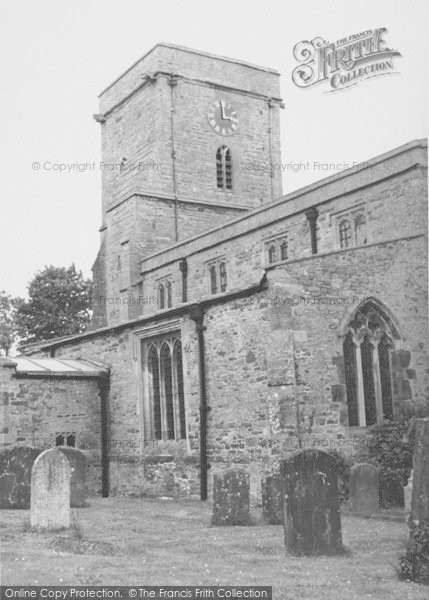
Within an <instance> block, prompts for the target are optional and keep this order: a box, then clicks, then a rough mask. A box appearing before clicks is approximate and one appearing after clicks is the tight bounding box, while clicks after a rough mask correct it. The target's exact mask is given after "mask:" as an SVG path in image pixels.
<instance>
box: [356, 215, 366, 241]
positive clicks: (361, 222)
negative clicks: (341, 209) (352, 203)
mask: <svg viewBox="0 0 429 600" xmlns="http://www.w3.org/2000/svg"><path fill="white" fill-rule="evenodd" d="M354 229H355V246H362V245H363V244H366V217H365V214H364V213H361V212H360V213H357V214H356V215H354Z"/></svg>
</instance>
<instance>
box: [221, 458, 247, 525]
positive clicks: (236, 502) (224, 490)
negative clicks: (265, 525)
mask: <svg viewBox="0 0 429 600" xmlns="http://www.w3.org/2000/svg"><path fill="white" fill-rule="evenodd" d="M249 524H250V477H249V474H248V473H247V472H246V471H245V470H244V469H228V470H227V471H224V472H223V473H215V474H214V477H213V517H212V525H249Z"/></svg>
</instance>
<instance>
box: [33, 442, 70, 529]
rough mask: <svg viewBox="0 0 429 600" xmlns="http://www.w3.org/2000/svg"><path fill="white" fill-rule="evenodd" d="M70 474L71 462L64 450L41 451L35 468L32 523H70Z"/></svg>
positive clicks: (50, 525)
mask: <svg viewBox="0 0 429 600" xmlns="http://www.w3.org/2000/svg"><path fill="white" fill-rule="evenodd" d="M70 477H71V469H70V463H69V461H68V460H67V458H66V457H65V456H64V454H63V453H62V452H61V451H60V450H58V449H57V448H51V449H49V450H45V451H44V452H42V454H39V456H38V457H37V458H36V460H35V461H34V464H33V468H32V471H31V507H30V525H31V527H34V528H35V529H66V528H68V527H70Z"/></svg>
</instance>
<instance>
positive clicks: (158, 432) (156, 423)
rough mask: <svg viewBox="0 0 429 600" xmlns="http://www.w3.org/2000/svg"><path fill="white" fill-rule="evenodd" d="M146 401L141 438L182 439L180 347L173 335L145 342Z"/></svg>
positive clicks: (183, 435)
mask: <svg viewBox="0 0 429 600" xmlns="http://www.w3.org/2000/svg"><path fill="white" fill-rule="evenodd" d="M142 352H143V355H145V356H146V360H147V371H146V372H147V382H148V391H149V393H148V395H147V396H146V394H145V396H144V400H145V401H146V399H147V401H148V404H146V407H145V408H144V411H143V414H145V415H146V418H147V421H145V422H144V428H145V436H146V437H147V439H152V440H153V439H155V440H174V439H176V440H179V439H186V416H185V394H184V386H183V361H182V344H181V341H180V339H178V338H177V336H176V335H173V336H172V337H163V338H160V339H158V340H154V341H151V342H149V345H148V346H146V343H145V342H144V341H142Z"/></svg>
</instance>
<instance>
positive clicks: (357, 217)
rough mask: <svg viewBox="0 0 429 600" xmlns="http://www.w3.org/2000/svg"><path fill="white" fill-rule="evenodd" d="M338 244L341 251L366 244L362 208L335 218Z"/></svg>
mask: <svg viewBox="0 0 429 600" xmlns="http://www.w3.org/2000/svg"><path fill="white" fill-rule="evenodd" d="M337 228H338V243H339V247H340V248H341V249H344V248H351V247H352V246H363V245H364V244H366V243H368V234H367V218H366V214H365V209H364V207H361V208H358V209H354V210H351V211H348V212H347V213H346V214H344V213H342V214H341V215H340V216H338V217H337Z"/></svg>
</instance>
